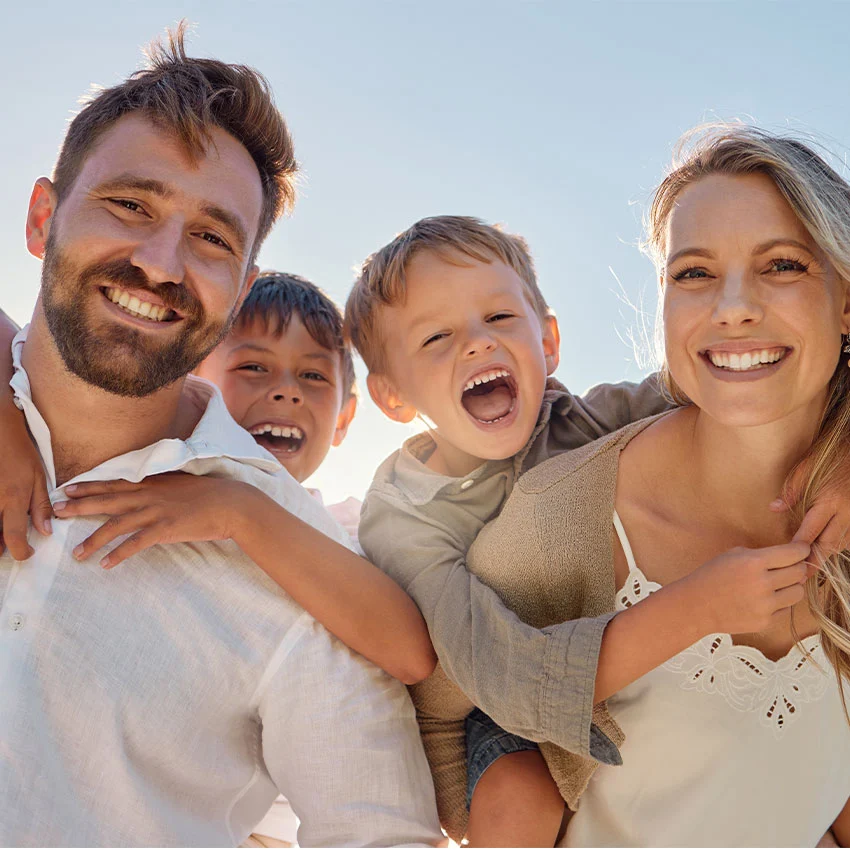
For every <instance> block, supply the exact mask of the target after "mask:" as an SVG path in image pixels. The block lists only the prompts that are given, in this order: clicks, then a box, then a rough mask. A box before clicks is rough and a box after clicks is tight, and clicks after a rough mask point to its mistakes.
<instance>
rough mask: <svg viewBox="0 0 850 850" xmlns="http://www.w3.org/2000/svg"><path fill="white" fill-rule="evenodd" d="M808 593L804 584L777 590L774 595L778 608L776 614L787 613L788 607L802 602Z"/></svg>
mask: <svg viewBox="0 0 850 850" xmlns="http://www.w3.org/2000/svg"><path fill="white" fill-rule="evenodd" d="M805 595H806V589H805V588H804V587H803V585H802V584H795V585H792V586H791V587H783V588H782V590H777V591H776V594H775V596H774V602H775V603H776V609H775V611H774V614H780V613H783V614H787V609H788V608H792V607H793V606H794V605H796V604H797V603H798V602H800V601H801V600H802V599H803V597H804V596H805Z"/></svg>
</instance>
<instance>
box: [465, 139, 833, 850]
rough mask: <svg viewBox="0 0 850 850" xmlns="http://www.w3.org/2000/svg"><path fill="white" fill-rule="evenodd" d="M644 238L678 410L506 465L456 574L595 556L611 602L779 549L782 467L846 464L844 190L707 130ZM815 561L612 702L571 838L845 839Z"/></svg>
mask: <svg viewBox="0 0 850 850" xmlns="http://www.w3.org/2000/svg"><path fill="white" fill-rule="evenodd" d="M648 230H649V232H648V246H649V248H650V250H651V252H652V255H653V257H654V259H655V261H656V264H657V267H658V273H659V280H660V284H661V291H662V305H663V337H664V352H665V358H666V365H665V368H666V374H667V377H668V382H669V386H670V388H671V390H672V392H673V394H674V396H675V397H676V398H678V399H680V400H682V401H685V402H688V401H689V402H690V404H688V405H687V406H685V407H683V408H681V409H678V410H675V411H674V412H671V413H668V414H664V415H662V416H661V417H656V418H653V419H650V420H644V421H643V422H642V423H638V424H636V425H632V426H629V427H627V428H625V429H624V430H622V431H620V432H618V433H617V434H615V435H613V436H611V437H608V438H604V439H602V440H600V441H598V442H596V443H594V444H592V445H590V446H588V447H586V448H583V449H578V450H577V451H575V452H573V453H571V454H568V455H563V456H560V457H558V458H555V459H553V460H550V461H548V462H546V463H544V464H542V465H541V466H539V467H537V468H535V469H534V470H532V471H531V472H529V473H527V474H526V475H525V476H523V478H522V479H521V480H520V481H519V482H518V484H517V486H516V488H515V489H514V492H513V495H512V496H511V498H510V499H509V500H508V502H507V504H506V507H505V509H504V511H503V513H502V515H501V517H500V518H499V519H498V520H496V521H495V522H494V523H493V524H492V525H491V526H490V527H488V528H487V529H485V532H484V533H483V534H482V535H481V536H480V537H479V539H478V541H477V543H476V546H475V547H474V548H473V550H472V552H471V553H470V558H469V562H470V568H471V569H473V570H476V568H479V569H480V568H481V565H485V564H487V563H489V562H491V561H492V560H493V559H499V561H500V562H501V561H504V560H505V559H507V560H508V561H510V562H512V563H515V564H516V565H517V571H518V572H521V571H522V569H523V567H524V565H528V564H534V563H538V564H542V565H545V567H541V570H540V572H541V574H542V573H545V576H542V578H541V581H542V582H543V581H545V583H546V587H548V589H549V593H550V596H551V591H552V581H553V575H557V576H559V577H560V581H561V583H562V585H563V592H564V594H566V593H575V592H576V588H577V587H581V586H582V585H581V584H579V583H578V582H579V578H580V577H581V576H582V575H584V573H585V565H586V564H587V563H588V559H590V560H591V561H592V562H594V563H596V564H598V565H599V570H600V571H601V584H602V585H603V586H604V588H607V589H605V590H604V593H605V595H606V598H607V599H610V604H611V605H612V606H616V607H617V608H620V609H622V608H625V607H629V606H631V605H634V604H636V603H638V602H640V601H641V600H642V599H644V598H645V597H646V596H648V595H649V594H651V593H652V592H653V591H655V590H657V589H658V588H659V587H660V586H663V585H666V584H669V583H671V582H674V581H676V580H677V579H680V578H683V577H684V576H686V575H688V574H689V573H690V572H691V571H692V570H694V569H695V568H696V567H697V566H698V565H699V564H702V563H704V562H706V561H707V560H709V559H710V558H713V557H714V556H716V555H718V554H719V553H721V552H724V551H726V550H730V549H734V548H736V547H746V548H750V549H752V548H761V547H768V546H772V545H775V544H780V543H783V542H787V541H789V540H790V539H791V538H792V536H793V535H794V533H795V531H796V529H797V526H798V524H799V517H796V518H795V517H792V516H790V515H789V514H788V513H777V512H775V511H771V510H770V509H769V508H768V505H770V503H771V501H772V500H773V498H774V497H775V495H776V494H777V493H778V492H780V491H781V489H782V487H783V483H784V482H785V481H786V479H787V478H788V476H789V474H791V473H792V471H793V470H794V469H795V468H796V467H798V466H799V465H800V464H801V462H804V463H805V466H804V467H803V468H804V470H805V476H804V477H805V486H804V488H803V493H804V496H803V499H802V502H803V504H802V506H801V507H803V508H805V507H807V506H808V505H809V504H811V502H812V500H813V499H814V498H815V497H816V496H817V494H818V493H819V492H823V490H824V488H826V487H829V486H830V482H831V479H832V478H833V477H834V473H835V470H836V469H837V468H838V466H839V465H840V464H841V463H842V462H846V455H847V452H848V448H850V369H848V364H847V360H848V355H847V354H846V353H842V349H843V348H844V346H845V340H846V339H847V337H846V336H845V335H846V334H847V333H848V332H850V286H849V285H848V282H850V187H849V186H848V185H847V183H845V182H844V180H842V179H841V178H840V177H839V176H838V175H837V174H836V173H835V172H834V171H832V170H831V169H830V168H829V167H828V166H827V165H826V163H825V162H824V161H823V160H821V159H820V158H819V157H818V156H817V155H816V154H815V153H814V152H812V151H811V150H809V149H808V148H807V147H805V146H804V145H802V144H800V143H798V142H796V141H791V140H786V139H782V138H777V137H773V136H770V135H768V134H766V133H763V132H760V131H758V130H755V129H752V128H747V127H743V126H737V125H733V126H728V125H726V126H721V127H714V128H711V129H706V130H703V131H702V132H701V133H699V134H698V135H697V136H696V137H692V138H691V139H690V140H689V142H688V144H687V146H686V148H685V151H684V155H683V158H682V160H681V162H680V163H679V164H678V165H677V166H676V167H675V168H674V169H673V171H672V172H671V173H670V175H669V176H668V177H667V178H666V179H665V180H664V181H663V183H662V184H661V186H660V188H659V189H658V192H657V194H656V197H655V201H654V203H653V205H652V209H651V213H650V216H649V227H648ZM845 469H846V467H845ZM831 486H833V487H834V486H835V484H834V482H833V483H832V485H831ZM518 529H522V533H516V532H517V530H518ZM534 530H536V531H538V532H540V533H533V532H534ZM543 531H545V534H544V533H543ZM588 541H590V542H588ZM819 561H820V567H821V569H820V571H819V573H818V575H817V576H816V577H815V578H812V579H810V580H809V583H808V586H807V597H805V598H803V599H801V600H799V601H798V602H797V603H796V604H794V605H793V608H792V609H791V611H792V613H791V614H790V615H789V614H788V613H786V612H783V613H782V614H780V615H773V616H770V617H765V621H764V624H763V628H762V629H761V630H760V631H759V632H758V633H754V634H732V635H730V634H717V635H710V636H708V637H706V638H705V639H703V640H700V641H699V642H697V643H696V644H694V645H693V646H692V647H691V648H689V649H688V650H686V651H685V652H683V653H681V654H680V655H678V656H676V657H675V658H673V659H672V660H670V661H669V662H667V663H665V664H662V665H661V666H660V667H658V668H657V669H656V670H654V671H653V672H651V673H649V674H648V675H646V676H644V677H643V678H641V679H639V680H638V681H636V682H635V683H634V684H632V685H629V686H628V687H626V688H624V689H623V690H621V691H620V692H619V693H618V694H617V695H616V696H614V697H613V698H611V699H609V700H608V702H607V719H608V721H610V722H611V723H612V726H611V727H610V728H612V729H615V730H616V729H617V727H619V730H622V732H623V733H625V742H624V743H623V745H622V747H621V753H622V758H623V766H622V767H609V766H605V765H600V766H599V767H598V768H597V769H596V771H595V773H594V775H593V776H592V778H591V779H590V782H589V783H588V784H587V787H586V789H578V791H577V793H576V794H575V797H574V799H572V800H570V802H571V804H572V806H573V807H574V808H577V812H576V813H575V814H574V816H573V817H572V819H571V820H570V822H569V824H568V826H567V830H566V835H565V838H564V843H565V844H567V845H570V846H696V845H704V846H780V845H785V846H806V845H808V846H813V845H815V844H816V843H817V842H818V841H819V840H820V839H821V838H822V837H823V836H824V835H825V833H830V832H831V835H828V836H827V837H828V838H829V839H832V838H834V839H835V840H836V841H837V842H838V843H839V844H840V845H842V846H849V845H850V805H848V802H847V801H848V797H850V725H849V724H848V718H847V712H846V703H845V701H844V691H850V688H848V684H850V683H848V681H847V678H848V674H850V634H848V629H850V571H849V570H848V553H847V552H843V553H840V554H833V555H830V554H829V553H821V557H820V558H819ZM541 587H542V584H541ZM503 590H504V595H505V598H506V599H507V601H508V602H509V603H510V602H511V599H510V595H511V590H510V589H509V588H507V589H503ZM524 592H525V593H526V594H528V593H529V592H533V591H532V590H531V589H529V588H527V587H526V588H524ZM779 592H780V593H792V592H795V591H794V590H793V589H790V588H789V589H786V590H783V591H779ZM792 601H793V600H792ZM552 604H553V607H554V606H556V605H557V600H555V601H553V603H552ZM715 604H717V602H716V600H712V599H706V600H705V605H706V606H712V605H715ZM789 604H790V603H789ZM659 628H661V625H659ZM600 663H601V662H600ZM599 710H600V711H602V712H604V711H605V708H604V707H601V708H600V709H599ZM600 722H602V723H603V728H604V721H600ZM581 791H583V793H581Z"/></svg>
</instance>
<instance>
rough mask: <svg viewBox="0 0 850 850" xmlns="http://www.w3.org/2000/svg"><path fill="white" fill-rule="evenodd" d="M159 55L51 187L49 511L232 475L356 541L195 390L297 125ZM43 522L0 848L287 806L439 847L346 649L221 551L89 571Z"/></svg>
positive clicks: (33, 222) (13, 647) (70, 526)
mask: <svg viewBox="0 0 850 850" xmlns="http://www.w3.org/2000/svg"><path fill="white" fill-rule="evenodd" d="M150 59H151V61H150V67H149V68H148V69H146V70H144V71H141V72H138V73H136V74H134V75H133V76H132V77H130V78H129V79H128V80H126V81H125V82H123V83H121V84H120V85H118V86H115V87H113V88H111V89H107V90H105V91H103V92H101V93H100V94H98V95H97V96H96V97H95V98H94V99H93V100H92V101H91V102H90V103H89V104H88V105H87V106H86V107H85V108H84V109H83V110H82V112H80V114H79V115H78V116H77V117H76V118H75V119H74V121H73V122H72V123H71V125H70V127H69V130H68V134H67V137H66V139H65V142H64V145H63V148H62V151H61V152H60V156H59V160H58V162H57V165H56V169H55V172H54V176H53V179H52V181H51V180H47V179H46V178H41V179H40V180H38V182H37V183H36V186H35V189H34V190H33V194H32V198H31V201H30V207H29V214H28V218H27V245H28V248H29V250H30V252H31V253H33V254H35V255H36V256H40V257H42V258H43V260H44V265H43V272H42V284H41V292H40V296H39V299H38V303H37V305H36V309H35V313H34V315H33V319H32V323H31V325H30V326H29V328H28V329H25V330H24V331H22V332H21V333H20V334H19V335H18V336H17V337H16V339H15V342H14V344H13V358H14V364H15V370H16V371H15V374H14V376H13V378H12V388H13V390H14V393H15V398H16V403H17V404H18V405H19V406H20V407H21V409H22V410H23V412H24V414H25V416H26V419H27V424H28V426H29V428H30V431H31V433H32V435H33V438H34V440H35V441H36V443H37V445H38V448H39V450H40V452H41V456H42V460H43V463H44V467H45V470H46V474H47V477H48V482H49V486H50V488H51V493H50V497H51V499H52V500H53V501H54V502H55V501H57V500H61V499H62V498H63V494H64V493H65V492H67V489H66V488H68V487H69V486H73V484H75V483H78V482H81V481H87V480H103V479H106V480H109V479H121V478H123V479H129V480H132V481H138V480H140V479H141V478H143V477H146V476H149V475H153V474H157V473H163V472H168V471H172V470H178V469H181V470H184V471H187V472H191V473H195V474H212V475H218V476H228V477H232V478H236V479H239V480H242V481H245V482H247V483H250V484H252V485H254V486H256V487H260V488H261V489H263V490H264V491H265V492H267V493H269V494H270V495H272V496H273V497H274V498H276V499H277V500H278V501H279V502H280V503H281V504H283V505H284V506H285V507H286V508H287V509H288V510H289V511H290V512H291V513H292V514H294V515H295V516H296V517H300V518H301V519H303V520H304V521H306V522H307V523H309V524H310V525H313V526H315V527H316V528H318V529H320V530H321V531H323V532H325V533H326V534H328V535H329V536H331V537H333V538H335V539H337V540H339V541H341V542H345V541H346V540H347V538H346V537H345V535H344V533H343V532H342V531H341V530H340V529H339V528H338V527H337V526H336V525H335V524H334V523H333V521H332V520H330V518H329V517H328V516H327V515H326V514H325V512H324V511H323V510H322V509H321V507H320V506H319V505H318V504H317V503H316V502H315V501H314V500H313V499H311V498H310V497H309V495H308V494H307V493H306V492H305V491H304V490H302V489H301V488H300V487H299V486H298V485H297V484H296V483H295V482H294V480H293V479H292V478H291V477H289V476H288V475H287V474H286V473H284V472H280V471H279V467H278V466H277V464H275V463H274V462H273V461H271V459H270V458H269V456H268V455H267V454H265V453H264V452H263V451H262V450H261V449H259V448H258V447H257V445H256V443H255V442H254V440H253V438H251V437H250V436H249V435H248V434H247V433H245V432H244V431H242V430H241V429H240V428H239V427H238V426H237V425H236V424H235V423H234V422H233V420H232V419H231V418H230V417H229V416H228V414H227V412H226V409H225V407H224V405H223V402H222V400H221V396H220V394H219V393H218V392H217V391H215V390H213V389H212V388H211V387H210V386H209V385H207V384H205V383H203V382H200V381H196V380H195V379H188V380H187V379H186V376H187V374H188V372H189V371H190V370H191V369H192V368H193V367H194V366H195V365H197V364H198V363H199V362H200V361H201V360H202V359H203V358H204V356H205V355H206V354H207V353H209V351H210V350H211V349H212V348H213V347H214V346H215V344H216V343H217V342H218V341H219V340H220V339H221V337H222V336H223V334H224V333H226V331H227V328H228V325H229V322H230V320H231V318H232V316H233V315H234V312H235V310H236V308H237V307H238V304H239V300H240V298H241V296H242V295H244V293H245V291H246V290H247V288H248V287H249V286H250V284H251V283H252V281H253V279H254V277H255V276H256V274H257V269H256V266H255V265H254V258H255V256H256V254H257V251H258V249H259V246H260V244H261V243H262V240H263V238H264V237H265V236H266V234H267V233H268V231H269V229H270V227H271V225H272V223H273V222H274V220H275V219H276V218H277V216H278V215H279V214H280V212H281V211H282V209H283V208H284V207H285V206H287V205H288V204H289V203H291V201H292V196H293V192H292V180H293V175H294V171H295V160H294V157H293V153H292V146H291V140H290V138H289V134H288V132H287V129H286V126H285V124H284V122H283V120H282V118H281V116H280V114H279V113H278V112H277V110H276V109H275V107H274V105H273V102H272V100H271V96H270V94H269V91H268V88H267V85H266V83H265V81H264V80H263V79H262V78H261V77H260V76H259V75H257V74H256V73H255V72H254V71H252V70H250V69H247V68H244V67H240V66H233V65H225V64H223V63H221V62H217V61H214V60H199V59H190V58H187V57H186V55H185V52H184V49H183V43H182V31H181V30H178V32H177V34H176V36H171V37H170V42H169V46H167V47H163V46H158V47H155V48H154V50H153V51H152V53H151V56H150ZM98 524H99V523H97V522H90V521H88V520H82V519H72V520H53V533H52V535H50V536H49V537H40V536H38V535H34V536H33V538H32V540H31V542H32V544H33V549H34V553H33V554H32V556H31V557H30V558H29V559H28V560H27V561H25V562H22V563H16V562H15V561H13V560H12V559H11V557H10V556H9V555H8V554H6V555H5V556H4V557H3V558H2V560H0V603H1V604H0V845H6V846H8V845H42V846H45V845H64V846H99V845H112V846H116V845H147V846H155V845H172V846H173V845H204V846H214V845H227V844H238V843H240V842H241V841H243V840H244V839H245V838H246V837H247V836H248V834H249V833H250V831H251V828H252V827H253V826H254V824H256V822H257V821H258V820H259V819H260V818H261V817H262V815H263V814H264V813H265V811H266V810H267V809H268V808H269V806H270V804H271V803H272V801H273V799H274V798H275V796H276V794H277V792H278V789H279V790H281V791H282V792H284V793H285V794H286V796H287V797H288V798H289V799H290V801H291V802H292V805H293V808H294V809H295V811H296V812H297V813H298V814H299V815H300V817H301V821H302V824H301V829H300V831H299V840H300V843H302V844H312V845H316V844H326V845H327V844H330V845H338V846H340V845H363V844H372V845H386V844H411V843H430V842H434V841H437V840H439V837H440V836H439V830H438V825H437V820H436V813H435V809H434V800H433V788H432V786H431V782H430V777H429V774H428V768H427V765H426V763H425V761H424V756H423V753H422V749H421V744H420V742H419V738H418V733H417V729H416V724H415V720H414V718H413V711H412V708H411V707H410V705H409V702H408V700H407V695H406V692H405V691H404V688H403V686H402V685H400V684H399V683H398V682H396V681H394V680H391V679H390V678H389V677H387V676H386V675H385V674H383V673H382V672H381V671H379V670H378V669H377V668H375V667H374V666H372V665H370V664H369V663H367V662H366V661H365V660H363V659H362V658H360V657H359V656H355V655H354V654H353V653H351V652H350V651H348V650H347V649H346V648H345V647H344V646H343V645H342V644H341V643H339V642H338V641H336V640H335V639H334V638H332V637H331V636H330V635H329V634H328V633H327V632H326V631H325V630H324V629H323V628H322V627H321V626H319V625H318V624H317V623H316V622H315V621H314V620H313V619H312V618H311V617H310V616H309V615H308V614H306V613H305V612H304V611H303V610H302V609H300V608H299V607H298V606H296V605H295V603H294V602H292V600H290V599H289V598H288V597H286V596H285V595H284V594H283V593H282V592H280V591H279V589H278V588H277V587H276V586H275V585H274V584H273V582H271V580H270V579H268V578H267V577H266V576H264V575H263V574H262V573H261V572H260V571H259V569H258V568H256V567H255V566H254V565H253V564H252V563H251V562H250V561H249V560H248V559H247V558H246V557H245V556H244V555H243V554H242V553H241V551H240V550H239V549H238V548H237V547H236V546H235V545H234V544H232V543H231V542H230V541H218V542H210V543H204V544H191V545H188V544H179V545H178V544H174V545H170V546H157V547H154V548H153V549H150V550H147V551H146V552H143V553H141V554H139V555H138V556H136V557H134V558H133V559H131V561H130V562H128V563H127V564H126V565H124V566H123V567H122V568H119V569H116V570H112V571H106V570H103V569H101V568H100V567H99V566H98V564H97V563H96V562H94V561H83V562H77V561H75V559H74V550H75V549H76V548H77V547H78V546H79V544H80V543H81V542H82V540H84V539H85V538H86V537H87V536H88V535H89V534H90V533H91V531H92V530H93V529H94V528H95V527H96V526H97V525H98Z"/></svg>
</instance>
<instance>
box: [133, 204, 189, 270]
mask: <svg viewBox="0 0 850 850" xmlns="http://www.w3.org/2000/svg"><path fill="white" fill-rule="evenodd" d="M130 261H131V262H132V263H133V265H134V266H136V268H139V269H141V270H142V271H143V272H144V273H145V274H146V275H147V277H148V279H149V280H150V281H151V282H152V283H182V282H183V279H184V278H185V276H186V265H185V259H184V256H183V222H182V221H181V220H180V219H179V218H176V217H175V218H173V219H169V220H167V221H164V222H162V223H160V224H158V225H157V226H156V227H152V228H151V229H150V230H149V231H147V232H146V233H145V235H144V236H143V237H142V238H141V239H140V240H139V242H138V243H137V244H136V247H135V249H134V250H133V253H132V256H131V257H130Z"/></svg>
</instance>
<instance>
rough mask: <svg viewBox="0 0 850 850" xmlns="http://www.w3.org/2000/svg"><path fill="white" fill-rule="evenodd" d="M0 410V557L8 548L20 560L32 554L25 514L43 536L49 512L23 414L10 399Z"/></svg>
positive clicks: (38, 462) (47, 529) (47, 531)
mask: <svg viewBox="0 0 850 850" xmlns="http://www.w3.org/2000/svg"><path fill="white" fill-rule="evenodd" d="M0 408H2V410H0V435H2V437H0V472H2V476H3V477H2V481H0V555H2V554H3V552H4V551H5V549H7V548H8V550H9V554H10V555H11V556H12V557H13V558H14V559H15V560H16V561H24V560H26V559H27V558H29V557H30V555H32V554H33V548H32V546H30V545H29V543H28V542H27V530H28V527H29V522H28V520H27V514H28V513H29V515H30V517H31V519H32V524H33V526H34V527H35V528H36V530H37V531H39V532H41V534H45V535H46V534H50V532H51V527H50V518H51V517H52V516H53V509H52V508H51V506H50V498H49V497H48V495H47V482H46V480H45V477H44V467H43V466H42V464H41V458H40V457H39V455H38V451H37V449H36V447H35V445H34V444H33V441H32V440H31V439H30V435H29V432H28V431H27V427H26V422H25V420H24V417H23V414H22V413H21V412H20V410H18V409H17V408H16V407H15V406H14V404H13V403H12V401H11V399H9V400H8V401H3V402H2V403H0Z"/></svg>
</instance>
